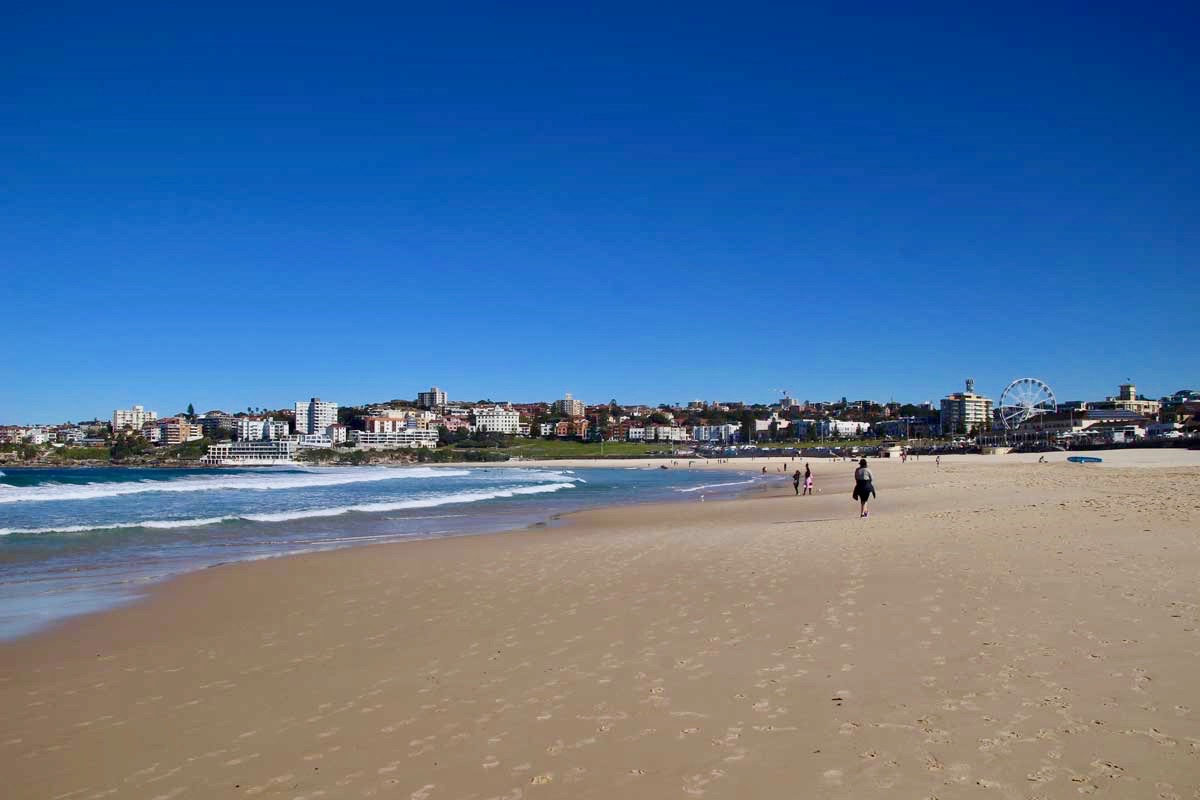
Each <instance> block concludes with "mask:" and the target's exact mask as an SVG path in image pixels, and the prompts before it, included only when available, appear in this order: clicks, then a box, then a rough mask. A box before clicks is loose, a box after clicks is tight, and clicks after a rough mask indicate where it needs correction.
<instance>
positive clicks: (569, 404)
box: [554, 392, 583, 417]
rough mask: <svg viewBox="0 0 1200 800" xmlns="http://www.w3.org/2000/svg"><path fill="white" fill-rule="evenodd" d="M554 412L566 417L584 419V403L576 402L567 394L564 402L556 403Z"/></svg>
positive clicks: (558, 401) (556, 401)
mask: <svg viewBox="0 0 1200 800" xmlns="http://www.w3.org/2000/svg"><path fill="white" fill-rule="evenodd" d="M554 412H555V413H556V414H562V415H563V416H566V417H582V416H583V401H581V400H576V399H575V398H573V397H571V393H570V392H567V396H566V397H564V398H563V399H562V400H555V401H554Z"/></svg>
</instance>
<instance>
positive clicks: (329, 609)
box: [0, 451, 1200, 800]
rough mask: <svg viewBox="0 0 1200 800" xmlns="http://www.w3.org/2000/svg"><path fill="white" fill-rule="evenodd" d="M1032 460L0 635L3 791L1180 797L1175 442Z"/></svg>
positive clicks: (1187, 749)
mask: <svg viewBox="0 0 1200 800" xmlns="http://www.w3.org/2000/svg"><path fill="white" fill-rule="evenodd" d="M1055 456H1056V461H1057V463H1052V464H1047V465H1040V464H1035V463H1030V459H1028V458H1018V457H996V458H992V459H988V458H986V457H961V458H949V459H945V460H944V461H943V463H942V465H941V467H940V468H938V467H937V466H936V465H935V463H934V461H933V459H921V460H920V461H916V462H914V461H911V460H910V461H909V462H908V463H907V464H901V463H899V462H898V461H877V462H873V463H872V465H871V467H872V470H873V471H874V472H875V475H876V483H877V486H878V489H879V497H878V499H877V500H876V501H873V503H872V515H871V517H870V519H868V520H860V519H858V517H857V504H855V503H853V502H852V501H851V500H850V497H849V494H850V489H851V482H850V478H849V475H850V473H851V471H852V469H853V466H854V465H853V464H851V463H847V462H818V461H816V460H814V461H813V464H814V470H815V472H816V486H817V488H818V490H819V491H818V493H817V495H816V496H814V497H811V498H807V497H806V498H798V497H795V496H794V495H793V491H792V487H791V484H790V480H788V479H787V478H786V477H785V476H784V475H783V474H781V473H778V471H777V467H778V465H780V464H784V463H785V462H783V461H781V460H780V461H775V462H770V464H771V466H770V467H769V469H770V470H771V472H770V474H777V475H779V481H778V486H777V487H776V488H771V489H769V490H767V491H763V492H757V493H755V495H754V496H750V497H747V498H745V499H741V500H735V501H729V502H721V503H713V502H701V501H700V500H699V499H698V498H697V499H695V500H691V501H688V502H683V503H674V504H665V505H655V506H642V507H632V508H630V507H626V508H610V509H604V510H599V511H593V512H586V513H584V514H580V515H577V516H575V517H572V518H570V519H568V520H563V521H561V522H560V523H558V524H555V525H551V526H548V527H545V528H538V529H535V530H530V531H524V532H519V533H507V534H497V535H488V536H479V537H471V538H459V539H442V540H433V541H424V542H412V543H405V544H398V545H383V546H376V547H364V548H358V549H353V550H344V551H338V552H331V553H319V554H310V555H302V556H295V557H290V558H286V559H274V560H268V561H260V562H254V563H246V564H237V565H230V566H225V567H220V568H215V569H210V570H205V571H203V572H200V573H194V574H191V575H187V576H184V577H182V578H180V579H177V580H174V581H171V582H169V583H167V584H165V585H162V586H158V587H155V588H154V589H152V590H151V593H150V597H149V598H148V599H147V600H146V601H144V602H141V603H138V604H135V605H132V606H129V607H125V608H122V609H118V610H116V611H112V612H107V613H104V614H100V615H95V616H91V617H85V618H78V619H74V620H71V621H68V622H67V623H65V624H63V625H61V626H60V627H58V628H57V629H55V630H52V631H50V632H47V633H44V634H39V635H37V636H34V637H29V638H26V639H22V640H18V641H16V642H12V643H8V644H5V645H0V704H2V707H3V708H4V709H5V723H4V730H3V733H2V735H0V769H2V770H3V773H4V775H5V791H4V795H5V797H7V798H12V800H18V799H20V798H39V799H40V798H53V797H63V798H66V797H69V798H71V799H72V800H75V799H76V798H88V797H109V796H111V797H133V798H175V797H180V798H190V797H196V798H209V797H233V798H237V797H287V798H317V797H321V798H334V797H372V796H376V797H399V798H405V799H406V800H407V799H408V798H413V799H414V800H437V798H480V800H482V799H483V798H514V799H515V798H537V797H562V798H611V797H614V796H620V797H622V798H667V797H680V798H690V797H705V798H735V797H736V798H759V797H762V798H768V797H789V798H791V797H818V798H820V797H831V798H832V797H846V798H850V797H853V798H862V797H881V798H882V797H889V798H891V797H905V798H933V797H936V798H940V800H945V798H957V797H997V798H1068V797H1070V798H1075V797H1079V796H1080V795H1081V794H1082V795H1089V794H1094V795H1095V796H1099V797H1112V798H1143V797H1145V798H1158V797H1178V798H1195V797H1196V796H1197V795H1196V790H1197V787H1198V786H1200V681H1197V680H1196V674H1197V670H1196V665H1197V663H1200V584H1198V582H1197V581H1196V576H1197V575H1200V501H1198V500H1197V498H1198V497H1200V469H1198V468H1197V466H1196V465H1195V464H1196V461H1197V458H1196V454H1195V453H1189V452H1187V451H1177V452H1176V451H1146V453H1145V454H1143V453H1138V454H1136V455H1131V456H1128V457H1125V458H1127V459H1128V460H1127V461H1125V462H1124V463H1122V457H1121V456H1119V455H1118V456H1114V457H1113V458H1110V459H1107V460H1106V463H1105V464H1104V465H1102V466H1099V467H1081V466H1076V465H1069V464H1066V463H1062V460H1061V454H1055ZM1036 458H1037V457H1036V456H1034V457H1033V459H1032V461H1036ZM766 463H768V462H764V461H758V462H753V463H736V462H735V463H734V464H732V465H722V466H723V467H724V468H729V467H730V466H733V467H742V468H749V469H754V470H759V469H760V468H761V466H762V465H763V464H766ZM786 463H787V465H788V469H789V471H790V469H792V468H794V466H795V464H799V463H802V462H801V460H797V462H786Z"/></svg>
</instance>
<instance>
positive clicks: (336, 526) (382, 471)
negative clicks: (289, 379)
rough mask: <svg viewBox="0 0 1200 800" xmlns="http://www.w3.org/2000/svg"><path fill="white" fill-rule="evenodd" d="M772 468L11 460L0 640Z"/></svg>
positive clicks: (3, 514)
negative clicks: (166, 598)
mask: <svg viewBox="0 0 1200 800" xmlns="http://www.w3.org/2000/svg"><path fill="white" fill-rule="evenodd" d="M761 479H762V478H761V477H758V476H755V477H750V476H746V475H745V474H734V473H723V472H710V471H689V470H686V469H671V470H661V469H634V468H620V467H617V468H607V467H605V468H591V469H586V470H574V471H573V470H558V469H533V468H513V467H494V468H485V467H470V468H457V467H348V468H292V467H288V468H281V467H270V468H253V469H240V470H231V469H131V468H94V469H18V468H10V467H6V468H5V469H4V471H3V472H0V638H11V637H14V636H19V635H22V634H25V633H29V632H31V631H34V630H37V629H38V628H40V627H43V626H45V625H47V624H50V623H53V622H55V621H57V620H60V619H62V618H64V617H67V616H71V615H74V614H80V613H86V612H89V611H95V610H98V609H102V608H106V607H110V606H113V605H116V604H118V603H121V602H125V601H128V600H129V599H132V598H134V597H137V596H138V594H139V593H140V592H141V591H142V590H143V589H144V588H145V586H146V585H147V584H149V583H151V582H153V581H157V580H161V579H163V578H165V577H168V576H170V575H175V574H179V573H181V572H186V571H189V570H194V569H201V568H204V567H207V566H211V565H214V564H219V563H224V562H229V561H244V560H250V559H256V558H265V557H271V556H278V555H284V554H288V553H298V552H307V551H313V550H323V549H330V548H335V547H348V546H353V545H355V544H365V543H374V542H382V541H402V540H405V539H424V538H431V537H436V536H453V535H468V534H474V533H486V532H491V531H500V530H507V529H512V528H520V527H524V526H526V525H529V524H532V523H535V522H543V521H547V520H549V519H551V518H552V517H554V516H555V515H557V514H562V513H567V512H571V511H577V510H580V509H584V508H591V507H598V506H603V505H614V504H620V503H637V502H653V501H662V500H678V501H681V502H696V501H699V500H701V498H705V499H708V498H714V499H715V498H716V497H720V496H728V495H730V494H732V493H735V492H738V491H741V490H744V489H746V488H748V486H749V485H750V484H752V483H754V482H756V481H759V480H761Z"/></svg>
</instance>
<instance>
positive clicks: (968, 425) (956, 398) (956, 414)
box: [941, 378, 992, 434]
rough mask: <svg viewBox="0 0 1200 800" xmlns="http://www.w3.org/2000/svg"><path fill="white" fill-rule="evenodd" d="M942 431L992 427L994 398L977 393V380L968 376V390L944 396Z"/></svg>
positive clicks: (959, 431)
mask: <svg viewBox="0 0 1200 800" xmlns="http://www.w3.org/2000/svg"><path fill="white" fill-rule="evenodd" d="M941 427H942V433H944V434H955V433H966V432H970V431H972V430H978V431H983V430H988V429H990V428H991V427H992V399H991V398H990V397H984V396H983V395H980V394H976V393H975V381H974V380H972V379H971V378H967V386H966V391H963V392H955V393H953V394H950V395H947V396H946V397H944V398H942V419H941Z"/></svg>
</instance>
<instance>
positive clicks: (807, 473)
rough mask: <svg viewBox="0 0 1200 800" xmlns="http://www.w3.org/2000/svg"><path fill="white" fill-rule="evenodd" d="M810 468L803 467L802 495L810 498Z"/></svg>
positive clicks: (807, 466) (806, 465)
mask: <svg viewBox="0 0 1200 800" xmlns="http://www.w3.org/2000/svg"><path fill="white" fill-rule="evenodd" d="M812 483H813V481H812V467H810V466H809V465H808V464H805V465H804V493H805V494H806V495H809V496H810V497H811V496H812Z"/></svg>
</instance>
